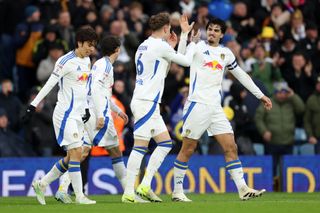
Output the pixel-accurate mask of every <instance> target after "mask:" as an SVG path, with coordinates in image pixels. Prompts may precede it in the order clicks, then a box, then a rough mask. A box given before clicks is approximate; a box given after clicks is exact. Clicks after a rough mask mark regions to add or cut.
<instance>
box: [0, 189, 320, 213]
mask: <svg viewBox="0 0 320 213" xmlns="http://www.w3.org/2000/svg"><path fill="white" fill-rule="evenodd" d="M188 197H189V198H191V199H192V200H193V202H192V203H173V202H171V201H170V196H169V195H161V198H162V199H163V200H164V202H163V203H148V204H124V203H121V202H120V199H121V196H120V195H100V196H90V198H92V199H95V200H96V201H97V204H96V205H76V204H68V205H66V204H62V203H59V202H57V201H55V200H54V198H53V197H47V198H46V202H47V205H45V206H41V205H40V204H38V202H37V201H36V198H34V197H1V198H0V213H7V212H8V213H9V212H10V213H19V212H23V213H38V212H39V213H46V212H55V213H65V212H66V213H95V212H101V213H114V212H125V213H132V212H139V213H144V212H150V213H153V212H164V213H170V212H173V213H180V212H181V213H187V212H192V213H203V212H212V213H220V212H223V213H224V212H232V213H242V212H243V213H251V212H256V213H262V212H270V213H273V212H282V213H287V212H289V213H294V212H306V213H311V212H320V193H292V194H288V193H266V194H264V195H263V196H262V197H259V198H255V199H253V200H249V201H241V200H239V198H238V195H237V194H235V193H226V194H204V195H198V194H189V195H188Z"/></svg>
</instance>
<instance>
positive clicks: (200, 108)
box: [172, 19, 272, 202]
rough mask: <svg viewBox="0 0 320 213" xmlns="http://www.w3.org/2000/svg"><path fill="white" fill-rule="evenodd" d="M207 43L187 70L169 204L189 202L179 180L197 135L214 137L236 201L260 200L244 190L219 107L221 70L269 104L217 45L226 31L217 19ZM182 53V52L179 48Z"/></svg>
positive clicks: (228, 52) (200, 46) (210, 26)
mask: <svg viewBox="0 0 320 213" xmlns="http://www.w3.org/2000/svg"><path fill="white" fill-rule="evenodd" d="M206 30H207V41H200V42H199V43H197V45H196V47H195V52H194V55H193V61H192V64H191V66H190V87H189V96H188V101H187V103H186V105H185V107H184V113H183V114H184V116H183V120H184V124H183V131H182V136H183V143H182V148H181V150H180V152H179V154H178V156H177V159H176V160H175V162H174V191H173V193H172V200H173V201H178V202H179V201H180V202H190V201H191V200H190V199H188V198H187V197H186V196H185V194H184V193H183V179H184V176H185V173H186V170H187V168H188V161H189V159H190V157H191V155H192V154H193V152H194V150H195V148H196V147H197V143H198V140H199V138H200V137H201V135H202V134H203V133H204V132H205V131H207V132H208V134H209V136H214V137H215V139H216V140H217V141H218V143H219V144H220V145H221V147H222V148H223V150H224V153H225V160H226V169H227V170H228V172H229V173H230V175H231V177H232V179H233V180H234V182H235V184H236V186H237V189H238V192H239V196H240V199H242V200H248V199H250V198H254V197H257V196H261V195H262V193H264V192H265V190H264V189H263V190H260V191H258V190H254V189H251V188H249V187H248V186H247V184H246V182H245V180H244V178H243V170H242V165H241V162H240V160H239V159H238V154H237V145H236V143H235V139H234V135H233V130H232V127H231V125H230V123H229V121H228V120H227V118H226V116H225V114H224V112H223V110H222V107H221V83H222V80H223V75H224V70H225V69H228V70H229V71H230V72H231V73H232V74H233V75H234V76H235V77H236V78H237V79H238V80H239V81H240V82H241V83H242V84H243V85H244V86H245V87H246V88H247V89H248V90H249V91H250V92H251V93H252V94H254V95H255V96H256V97H257V98H258V99H260V100H261V101H262V102H263V103H264V106H265V108H267V109H271V108H272V103H271V101H270V99H269V98H268V97H266V96H265V95H264V94H263V93H262V92H261V91H260V89H259V88H258V87H257V86H256V85H255V84H254V83H253V81H252V79H251V78H250V77H249V76H248V74H246V73H245V72H244V71H243V70H242V69H241V68H240V67H239V66H238V64H237V61H236V59H235V56H234V54H233V53H232V52H231V50H230V49H229V48H227V47H224V46H221V45H219V42H220V39H221V38H222V37H223V35H224V33H225V31H226V25H225V23H224V22H223V21H222V20H220V19H212V20H210V21H209V22H208V24H207V27H206ZM179 50H181V51H182V52H183V51H184V50H183V49H181V48H179Z"/></svg>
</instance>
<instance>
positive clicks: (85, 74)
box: [78, 72, 89, 81]
mask: <svg viewBox="0 0 320 213" xmlns="http://www.w3.org/2000/svg"><path fill="white" fill-rule="evenodd" d="M88 78H89V75H88V74H87V73H85V72H84V73H82V74H81V75H78V81H87V80H88Z"/></svg>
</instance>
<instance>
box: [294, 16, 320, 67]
mask: <svg viewBox="0 0 320 213" xmlns="http://www.w3.org/2000/svg"><path fill="white" fill-rule="evenodd" d="M318 35H319V34H318V26H317V25H316V24H315V23H314V22H309V23H307V26H306V38H305V39H303V40H301V41H300V42H299V43H298V46H299V49H301V50H302V51H303V52H305V53H306V56H307V58H310V59H311V61H312V63H313V65H314V66H315V70H318V69H319V68H320V62H319V55H318V54H319V51H320V41H319V36H318Z"/></svg>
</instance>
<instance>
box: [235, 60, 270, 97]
mask: <svg viewBox="0 0 320 213" xmlns="http://www.w3.org/2000/svg"><path fill="white" fill-rule="evenodd" d="M230 72H231V73H232V74H233V75H234V77H236V78H237V79H238V80H239V81H240V83H241V84H242V85H243V86H244V87H245V88H247V89H248V90H249V91H250V92H251V93H252V94H253V95H254V96H256V97H257V98H258V99H261V98H262V97H263V96H264V94H263V93H262V92H261V90H260V89H259V88H258V87H257V86H256V85H255V83H254V82H253V81H252V79H251V77H250V76H249V75H248V74H247V73H246V72H245V71H243V70H242V69H241V68H240V67H239V66H237V67H236V68H235V69H233V70H230Z"/></svg>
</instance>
